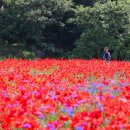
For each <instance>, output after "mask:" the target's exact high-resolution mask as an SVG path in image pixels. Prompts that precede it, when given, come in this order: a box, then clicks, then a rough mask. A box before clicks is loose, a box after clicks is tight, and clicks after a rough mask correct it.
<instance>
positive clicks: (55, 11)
mask: <svg viewBox="0 0 130 130" xmlns="http://www.w3.org/2000/svg"><path fill="white" fill-rule="evenodd" d="M72 6H73V3H72V1H71V0H5V1H4V3H3V6H2V7H3V8H4V9H2V10H1V11H0V16H1V17H0V30H1V31H0V39H1V40H2V44H4V43H8V44H13V43H17V44H23V45H25V44H26V41H28V43H29V44H32V43H31V42H32V41H34V43H33V44H38V45H39V46H40V48H41V49H42V48H44V47H45V46H48V47H49V46H50V45H53V46H56V45H57V43H58V44H61V43H62V42H63V44H66V43H68V41H67V40H66V41H65V40H64V39H65V38H64V34H65V35H67V34H68V33H69V34H70V35H71V34H72V35H73V33H70V32H69V29H68V27H66V23H67V20H68V18H69V17H70V16H71V12H72V10H71V7H72ZM72 28H73V27H72ZM64 30H65V31H64ZM59 34H62V35H61V36H62V37H60V40H59V41H58V39H59V36H58V35H59ZM69 39H70V38H69ZM64 41H65V42H64ZM63 44H62V45H63ZM62 45H61V46H62ZM64 46H65V45H64ZM56 47H57V46H56ZM58 47H59V46H58Z"/></svg>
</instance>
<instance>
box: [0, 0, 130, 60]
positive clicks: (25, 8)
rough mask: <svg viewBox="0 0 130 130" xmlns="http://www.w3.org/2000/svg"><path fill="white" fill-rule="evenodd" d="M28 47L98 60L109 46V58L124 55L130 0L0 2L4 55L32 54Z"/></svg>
mask: <svg viewBox="0 0 130 130" xmlns="http://www.w3.org/2000/svg"><path fill="white" fill-rule="evenodd" d="M74 43H75V44H74ZM13 44H16V45H17V46H19V47H21V46H22V47H21V50H22V52H18V51H16V52H17V54H16V53H15V49H16V50H17V48H16V47H14V46H13ZM31 45H35V46H36V47H37V48H38V49H39V50H41V51H43V52H45V57H56V58H59V57H64V58H73V57H82V58H88V59H90V58H102V53H103V48H104V47H105V46H108V47H109V48H110V51H111V53H112V58H113V59H115V58H116V59H129V58H130V0H123V1H122V0H80V1H79V0H2V1H0V46H1V47H2V46H6V49H4V50H8V51H9V52H8V53H9V54H8V55H7V57H12V56H17V57H23V58H36V53H35V52H34V51H33V50H31V49H30V46H31ZM10 46H11V48H10ZM73 49H74V51H72V50H73ZM10 50H11V53H10ZM12 50H13V52H12ZM18 50H20V48H19V49H18ZM4 52H5V51H3V53H4ZM3 53H0V56H3ZM13 53H15V54H13ZM6 54H7V53H5V55H6Z"/></svg>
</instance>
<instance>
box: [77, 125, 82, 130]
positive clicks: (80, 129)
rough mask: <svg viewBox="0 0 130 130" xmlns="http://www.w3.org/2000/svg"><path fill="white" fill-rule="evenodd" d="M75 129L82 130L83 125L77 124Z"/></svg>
mask: <svg viewBox="0 0 130 130" xmlns="http://www.w3.org/2000/svg"><path fill="white" fill-rule="evenodd" d="M75 130H83V126H77V127H76V128H75Z"/></svg>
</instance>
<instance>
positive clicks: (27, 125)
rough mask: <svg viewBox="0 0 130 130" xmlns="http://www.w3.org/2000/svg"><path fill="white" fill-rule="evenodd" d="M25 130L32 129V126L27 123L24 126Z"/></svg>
mask: <svg viewBox="0 0 130 130" xmlns="http://www.w3.org/2000/svg"><path fill="white" fill-rule="evenodd" d="M23 128H25V129H28V128H31V125H30V124H28V123H26V124H24V125H23Z"/></svg>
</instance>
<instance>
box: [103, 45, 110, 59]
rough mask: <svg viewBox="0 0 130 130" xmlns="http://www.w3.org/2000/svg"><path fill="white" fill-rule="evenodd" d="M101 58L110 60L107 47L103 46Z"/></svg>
mask: <svg viewBox="0 0 130 130" xmlns="http://www.w3.org/2000/svg"><path fill="white" fill-rule="evenodd" d="M103 60H105V61H110V60H111V54H110V52H109V48H108V47H105V48H104V54H103Z"/></svg>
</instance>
